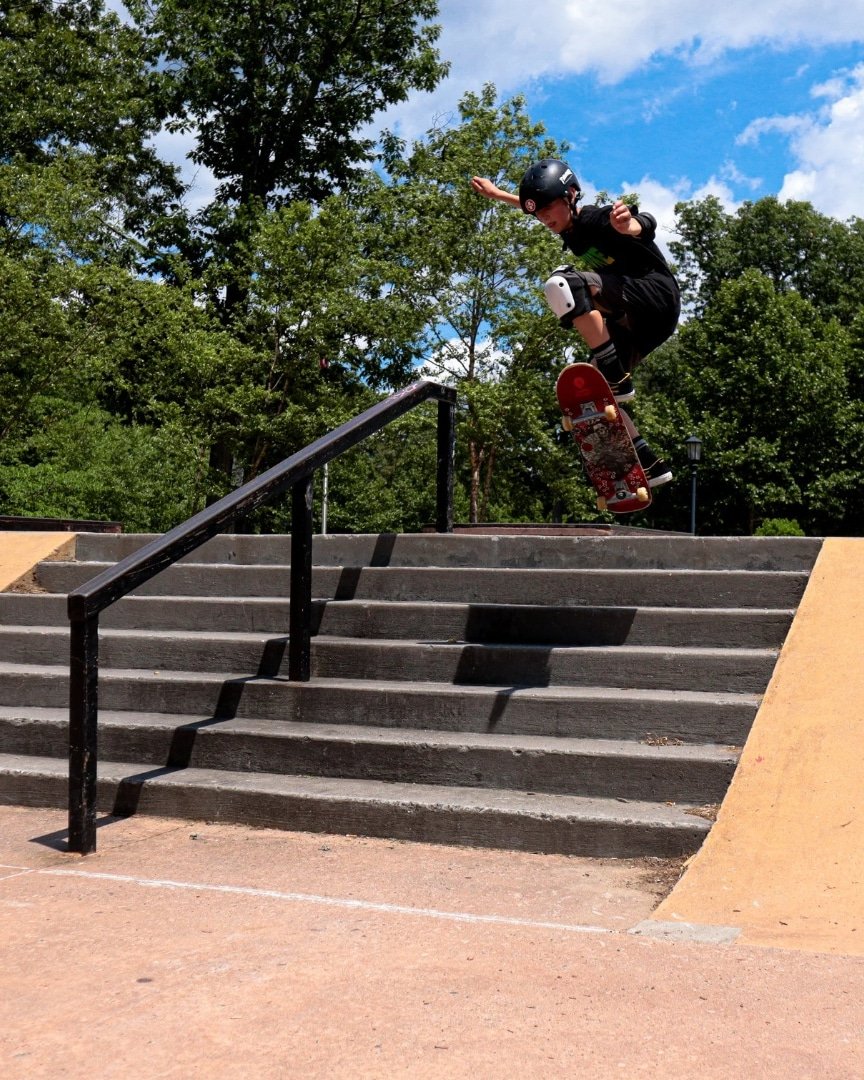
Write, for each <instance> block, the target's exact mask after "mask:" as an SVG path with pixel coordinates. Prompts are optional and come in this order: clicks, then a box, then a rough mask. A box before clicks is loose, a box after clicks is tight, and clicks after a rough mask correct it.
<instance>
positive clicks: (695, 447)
mask: <svg viewBox="0 0 864 1080" xmlns="http://www.w3.org/2000/svg"><path fill="white" fill-rule="evenodd" d="M684 445H685V446H686V447H687V457H688V459H689V461H690V532H691V533H692V534H693V535H694V536H695V535H696V472H697V470H698V469H699V462H700V461H701V460H702V440H701V439H700V438H699V437H698V435H691V436H690V437H689V438H687V439H685V440H684Z"/></svg>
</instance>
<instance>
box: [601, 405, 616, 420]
mask: <svg viewBox="0 0 864 1080" xmlns="http://www.w3.org/2000/svg"><path fill="white" fill-rule="evenodd" d="M603 412H604V413H605V414H606V419H607V420H617V419H618V410H617V409H616V408H615V406H614V405H607V406H606V408H605V409H604V410H603Z"/></svg>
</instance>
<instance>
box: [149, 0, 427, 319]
mask: <svg viewBox="0 0 864 1080" xmlns="http://www.w3.org/2000/svg"><path fill="white" fill-rule="evenodd" d="M128 8H129V11H130V12H131V14H132V16H133V18H134V19H135V20H136V23H137V25H138V27H139V28H140V29H141V31H142V33H143V34H144V35H145V37H146V39H147V41H148V42H149V43H151V44H152V46H153V47H154V48H155V49H156V51H157V52H158V54H159V56H160V57H161V64H160V69H159V73H158V78H159V100H160V102H161V103H162V107H163V108H164V110H165V113H166V115H167V117H168V127H169V130H172V131H184V132H188V133H191V134H192V135H193V136H194V148H193V150H192V152H191V155H190V156H191V158H192V160H193V161H194V162H196V163H197V164H200V165H204V166H206V167H207V168H208V169H210V170H211V171H212V173H213V175H214V176H215V177H216V179H217V181H218V182H219V187H218V190H217V194H216V199H215V200H214V202H213V203H212V204H211V205H210V206H209V207H207V208H205V209H204V211H202V213H201V215H200V220H199V226H200V230H199V232H198V234H197V237H196V238H192V239H191V240H190V241H188V242H187V246H186V247H187V252H188V253H189V255H190V256H193V255H194V256H195V257H196V258H197V259H199V260H202V259H203V260H206V261H211V260H213V259H215V260H217V261H219V262H221V263H222V264H223V280H222V282H221V283H220V284H222V285H224V286H225V287H226V290H225V293H224V297H225V301H224V307H225V312H226V317H228V318H230V317H233V316H234V314H235V313H236V312H237V310H238V309H240V308H242V306H243V303H244V302H245V300H246V297H247V295H248V284H249V283H248V280H247V279H245V278H244V277H243V276H242V275H240V274H238V273H237V264H238V262H240V261H241V260H239V259H238V258H237V255H238V253H239V251H240V249H242V247H243V246H244V245H245V244H246V243H247V242H248V239H249V237H250V235H251V234H252V233H253V232H254V231H255V229H256V227H257V219H258V216H259V215H260V213H261V212H262V211H264V210H268V209H273V208H278V207H280V206H282V205H285V204H287V203H290V202H293V201H298V200H299V201H307V202H312V203H317V202H319V201H321V200H322V199H323V198H325V197H326V196H327V195H328V194H331V193H332V192H333V191H336V190H340V189H345V188H347V187H350V186H351V185H352V184H353V183H355V182H356V181H357V180H358V178H359V177H360V176H361V174H362V170H363V168H364V166H365V165H366V163H368V162H369V161H371V159H372V156H373V146H374V140H373V139H372V138H371V137H370V136H369V135H368V134H366V133H365V129H366V127H367V125H368V124H369V123H370V122H371V121H372V120H373V118H374V116H375V115H376V113H378V112H379V111H380V110H381V109H383V108H385V107H386V106H388V105H390V104H393V103H395V102H399V101H404V100H405V98H406V97H407V96H408V94H409V93H410V92H411V91H412V90H414V89H421V90H431V89H432V88H433V87H434V86H435V85H436V83H437V82H438V80H439V79H440V78H441V76H442V75H443V74H444V73H445V72H446V70H447V68H446V65H444V64H442V63H440V62H439V60H438V55H437V53H436V52H435V49H434V42H435V40H436V38H437V36H438V32H439V31H438V27H437V26H435V25H432V24H429V23H428V21H427V20H429V19H431V18H433V17H434V16H435V15H436V14H437V3H436V2H435V0H408V2H406V0H376V2H374V3H372V2H371V0H357V2H356V3H353V4H343V5H339V4H337V5H335V6H334V5H332V4H328V3H324V2H323V0H268V2H265V0H244V2H243V3H241V4H239V5H238V4H237V3H229V2H228V0H215V2H214V0H208V2H207V3H204V2H202V0H195V2H191V3H190V2H187V0H182V2H181V0H154V2H152V3H151V2H149V0H129V3H128ZM198 265H199V267H201V268H203V263H201V262H199V264H198Z"/></svg>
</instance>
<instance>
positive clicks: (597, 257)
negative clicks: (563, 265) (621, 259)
mask: <svg viewBox="0 0 864 1080" xmlns="http://www.w3.org/2000/svg"><path fill="white" fill-rule="evenodd" d="M614 262H615V260H614V259H613V258H612V256H611V255H604V254H603V252H602V251H598V250H597V248H593V247H592V248H588V250H587V251H586V252H584V254H582V255H578V256H577V257H576V259H575V263H576V269H577V270H599V269H600V268H601V267H603V266H611V265H612V263H614Z"/></svg>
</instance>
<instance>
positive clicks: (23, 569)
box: [0, 532, 77, 590]
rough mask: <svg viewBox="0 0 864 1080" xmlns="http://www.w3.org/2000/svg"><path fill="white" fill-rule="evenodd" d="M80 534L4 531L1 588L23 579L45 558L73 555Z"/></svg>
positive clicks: (0, 548)
mask: <svg viewBox="0 0 864 1080" xmlns="http://www.w3.org/2000/svg"><path fill="white" fill-rule="evenodd" d="M76 538H77V534H75V533H73V534H72V535H71V536H70V534H69V533H68V532H8V533H6V532H0V590H4V589H8V588H9V587H10V586H12V585H14V584H15V583H16V582H20V581H21V579H22V578H24V577H25V576H26V575H27V574H28V573H29V572H30V571H32V570H33V568H34V567H35V566H36V564H37V563H39V562H41V561H42V560H43V559H51V558H55V559H59V558H73V557H74V552H75V541H76Z"/></svg>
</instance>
